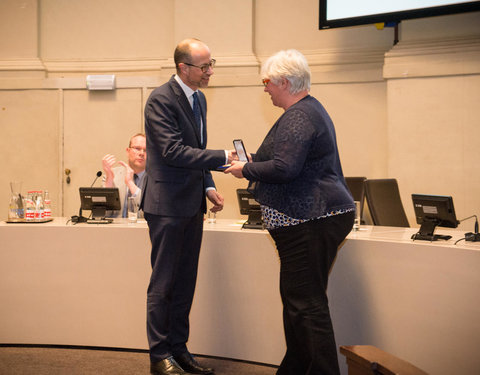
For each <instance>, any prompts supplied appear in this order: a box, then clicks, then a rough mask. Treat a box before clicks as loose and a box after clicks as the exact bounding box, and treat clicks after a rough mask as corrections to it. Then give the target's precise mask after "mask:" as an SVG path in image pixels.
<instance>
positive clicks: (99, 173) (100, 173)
mask: <svg viewBox="0 0 480 375" xmlns="http://www.w3.org/2000/svg"><path fill="white" fill-rule="evenodd" d="M101 175H102V171H98V172H97V177H95V180H93V182H92V184H91V185H90V187H92V186H93V184H94V183H95V182H96V181H97V179H98V178H99V177H100V176H101Z"/></svg>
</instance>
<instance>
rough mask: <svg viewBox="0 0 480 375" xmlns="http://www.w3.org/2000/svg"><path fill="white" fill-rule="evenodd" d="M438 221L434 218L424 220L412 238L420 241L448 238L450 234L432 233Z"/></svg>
mask: <svg viewBox="0 0 480 375" xmlns="http://www.w3.org/2000/svg"><path fill="white" fill-rule="evenodd" d="M437 225H438V223H437V221H434V220H425V221H424V222H423V223H422V225H421V226H420V229H419V231H418V232H417V233H415V234H413V235H412V240H414V241H415V240H422V241H437V240H449V239H450V238H452V236H448V235H441V234H433V232H435V228H436V227H437Z"/></svg>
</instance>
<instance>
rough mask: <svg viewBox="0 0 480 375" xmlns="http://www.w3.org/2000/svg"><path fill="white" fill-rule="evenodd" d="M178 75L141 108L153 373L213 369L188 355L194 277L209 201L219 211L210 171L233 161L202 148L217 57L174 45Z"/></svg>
mask: <svg viewBox="0 0 480 375" xmlns="http://www.w3.org/2000/svg"><path fill="white" fill-rule="evenodd" d="M174 60H175V66H176V70H177V74H176V75H174V76H173V77H172V78H171V79H170V80H169V81H168V82H167V83H165V84H164V85H162V86H160V87H158V88H156V89H155V90H154V91H153V92H152V94H151V95H150V97H149V99H148V101H147V103H146V106H145V133H146V136H147V150H148V159H147V175H148V179H147V183H146V188H145V193H144V201H143V210H144V213H145V219H146V220H147V223H148V227H149V233H150V239H151V243H152V253H151V264H152V275H151V278H150V284H149V286H148V292H147V336H148V341H149V347H150V361H151V366H150V372H151V374H155V375H167V374H168V375H184V374H213V369H210V368H204V367H202V366H201V365H200V364H199V363H198V362H197V361H196V360H195V359H194V357H193V356H192V355H191V354H190V353H189V351H188V349H187V346H186V343H187V341H188V335H189V313H190V308H191V305H192V300H193V294H194V290H195V283H196V278H197V268H198V258H199V253H200V246H201V241H202V232H203V215H204V213H205V212H206V199H205V198H208V199H209V200H210V201H211V202H212V203H213V208H212V209H211V210H212V211H213V212H217V211H220V210H221V209H222V208H223V197H222V196H221V195H220V194H219V193H218V192H217V191H216V190H215V184H214V182H213V179H212V175H211V173H210V170H214V169H216V168H218V167H219V166H221V165H223V164H226V163H228V162H230V161H231V158H232V152H231V151H226V150H207V149H206V148H205V146H206V142H207V131H206V111H207V102H206V100H205V95H204V94H203V93H202V92H201V91H199V90H198V89H199V88H204V87H207V86H208V82H209V79H210V76H211V75H212V74H213V67H214V65H215V60H214V59H212V58H211V55H210V50H209V48H208V47H207V46H206V45H205V44H204V43H203V42H201V41H199V40H196V39H187V40H184V41H182V42H181V43H180V44H179V45H178V46H177V47H176V49H175V54H174Z"/></svg>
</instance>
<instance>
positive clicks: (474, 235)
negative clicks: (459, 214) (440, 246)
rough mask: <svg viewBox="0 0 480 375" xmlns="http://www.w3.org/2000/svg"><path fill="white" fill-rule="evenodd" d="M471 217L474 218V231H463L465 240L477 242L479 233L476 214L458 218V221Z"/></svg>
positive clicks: (479, 239)
mask: <svg viewBox="0 0 480 375" xmlns="http://www.w3.org/2000/svg"><path fill="white" fill-rule="evenodd" d="M472 217H474V218H475V226H474V230H475V233H472V232H468V233H465V241H470V242H479V241H480V233H478V218H477V215H472V216H469V217H467V218H465V219H463V220H460V222H462V221H464V220H467V219H471V218H472Z"/></svg>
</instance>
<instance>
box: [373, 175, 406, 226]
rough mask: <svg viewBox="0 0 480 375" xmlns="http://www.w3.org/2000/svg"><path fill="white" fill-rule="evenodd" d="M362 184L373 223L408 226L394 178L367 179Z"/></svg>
mask: <svg viewBox="0 0 480 375" xmlns="http://www.w3.org/2000/svg"><path fill="white" fill-rule="evenodd" d="M364 184H365V196H366V198H367V204H368V208H369V210H370V215H371V216H372V221H373V224H374V225H384V226H390V227H409V226H410V224H409V223H408V219H407V215H406V214H405V210H404V209H403V204H402V199H401V198H400V191H399V190H398V183H397V180H396V179H394V178H385V179H371V180H370V179H367V180H365V182H364Z"/></svg>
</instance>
